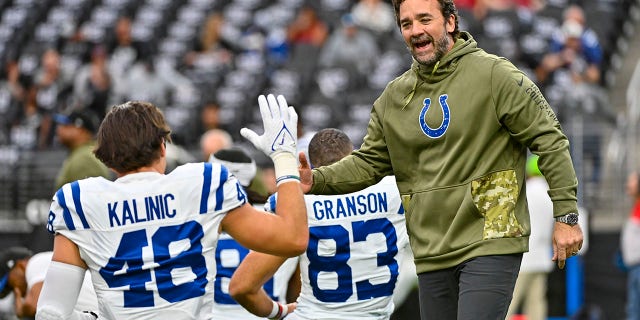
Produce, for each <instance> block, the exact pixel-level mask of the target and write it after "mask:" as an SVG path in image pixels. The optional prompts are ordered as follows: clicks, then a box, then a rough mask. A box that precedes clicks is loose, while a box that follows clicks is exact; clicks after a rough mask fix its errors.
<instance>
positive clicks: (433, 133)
mask: <svg viewBox="0 0 640 320" xmlns="http://www.w3.org/2000/svg"><path fill="white" fill-rule="evenodd" d="M447 97H448V96H447V95H446V94H443V95H441V96H440V98H439V100H440V108H441V109H442V124H440V126H439V127H437V128H435V129H434V128H431V127H429V125H428V124H427V122H426V121H425V117H426V115H427V110H429V106H430V105H431V99H430V98H426V99H424V107H422V110H421V111H420V129H422V132H424V134H426V135H427V136H428V137H430V138H434V139H435V138H440V137H442V135H444V133H445V132H447V128H449V120H450V117H449V116H450V114H449V105H447Z"/></svg>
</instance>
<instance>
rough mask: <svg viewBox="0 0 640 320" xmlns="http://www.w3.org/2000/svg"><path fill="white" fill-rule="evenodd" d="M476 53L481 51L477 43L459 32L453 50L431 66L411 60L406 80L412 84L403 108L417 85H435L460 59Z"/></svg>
mask: <svg viewBox="0 0 640 320" xmlns="http://www.w3.org/2000/svg"><path fill="white" fill-rule="evenodd" d="M478 51H482V49H480V48H478V43H477V42H476V41H475V40H474V39H473V37H472V36H471V34H470V33H468V32H466V31H460V37H458V39H457V40H456V42H455V43H454V44H453V48H451V50H450V51H449V52H447V53H446V54H445V55H444V57H442V59H441V60H439V61H437V62H436V63H435V64H434V65H433V66H425V65H423V64H420V63H419V62H418V61H416V60H415V59H413V62H412V63H411V70H410V71H409V72H408V73H409V74H410V75H409V77H408V79H406V80H408V81H410V82H412V85H411V90H410V92H408V93H407V94H406V95H404V97H405V99H404V102H405V103H403V108H404V107H406V106H407V104H409V102H410V101H411V99H412V98H413V94H414V92H415V90H416V88H417V87H418V84H419V83H421V82H427V83H436V82H439V81H441V80H442V79H444V78H446V77H447V76H448V75H449V74H450V73H452V72H453V71H454V70H455V69H456V67H457V66H458V60H459V59H460V57H462V56H464V55H466V54H469V53H473V52H478Z"/></svg>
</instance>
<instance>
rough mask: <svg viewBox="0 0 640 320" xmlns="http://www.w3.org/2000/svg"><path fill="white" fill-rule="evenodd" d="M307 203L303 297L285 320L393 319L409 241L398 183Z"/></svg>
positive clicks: (311, 199)
mask: <svg viewBox="0 0 640 320" xmlns="http://www.w3.org/2000/svg"><path fill="white" fill-rule="evenodd" d="M305 202H306V205H307V215H308V217H309V245H308V248H307V251H306V253H305V254H303V255H302V256H301V258H300V273H301V278H302V291H301V293H300V297H299V298H298V306H297V307H296V310H295V311H294V312H293V314H291V316H288V317H287V319H289V318H291V319H389V317H390V316H391V314H392V313H393V310H394V305H393V299H392V298H393V293H394V289H395V287H396V284H397V281H398V276H399V270H400V269H401V264H402V263H404V262H405V261H406V260H405V259H401V256H400V252H402V250H407V248H408V241H409V240H408V236H407V231H406V226H405V216H404V209H403V207H402V204H401V200H400V194H399V192H398V189H397V187H396V184H395V178H394V177H386V178H384V179H382V180H381V181H380V182H379V183H378V184H376V185H373V186H371V187H369V188H366V189H364V190H361V191H358V192H354V193H349V194H344V195H331V196H321V195H305ZM269 203H270V204H268V205H269V206H272V205H274V204H275V201H274V200H271V201H270V202H269ZM274 207H275V206H274Z"/></svg>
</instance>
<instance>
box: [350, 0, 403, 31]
mask: <svg viewBox="0 0 640 320" xmlns="http://www.w3.org/2000/svg"><path fill="white" fill-rule="evenodd" d="M351 14H352V15H353V21H354V22H355V23H356V24H357V25H358V26H360V27H363V28H366V29H367V30H369V31H372V32H374V33H375V34H377V35H380V34H384V33H388V32H391V31H393V30H394V28H395V26H396V17H395V15H394V13H393V7H391V5H390V4H389V3H387V2H385V1H382V0H360V1H358V3H356V4H355V5H354V6H353V8H352V9H351Z"/></svg>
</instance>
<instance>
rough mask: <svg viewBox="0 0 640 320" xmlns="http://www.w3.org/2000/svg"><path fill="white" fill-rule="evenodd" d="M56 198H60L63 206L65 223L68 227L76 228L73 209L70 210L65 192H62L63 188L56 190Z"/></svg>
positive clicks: (60, 203)
mask: <svg viewBox="0 0 640 320" xmlns="http://www.w3.org/2000/svg"><path fill="white" fill-rule="evenodd" d="M56 198H58V204H59V205H60V207H62V217H63V218H64V223H65V224H66V225H67V229H69V230H75V229H76V226H75V225H74V224H73V219H72V218H71V211H69V208H68V207H67V202H66V201H65V200H64V192H62V188H60V189H58V192H56Z"/></svg>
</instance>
